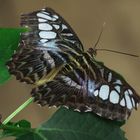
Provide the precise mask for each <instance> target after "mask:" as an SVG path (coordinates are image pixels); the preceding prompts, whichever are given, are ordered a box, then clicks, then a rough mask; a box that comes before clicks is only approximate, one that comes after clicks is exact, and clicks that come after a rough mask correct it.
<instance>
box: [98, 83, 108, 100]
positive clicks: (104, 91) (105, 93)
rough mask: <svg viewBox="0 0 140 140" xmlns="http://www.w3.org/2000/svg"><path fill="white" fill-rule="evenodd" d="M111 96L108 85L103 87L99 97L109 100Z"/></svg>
mask: <svg viewBox="0 0 140 140" xmlns="http://www.w3.org/2000/svg"><path fill="white" fill-rule="evenodd" d="M108 95H109V86H108V85H102V86H101V88H100V91H99V97H100V98H101V99H103V100H106V99H108Z"/></svg>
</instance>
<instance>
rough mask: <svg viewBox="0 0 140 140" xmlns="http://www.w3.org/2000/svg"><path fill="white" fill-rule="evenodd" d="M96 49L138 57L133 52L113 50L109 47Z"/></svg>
mask: <svg viewBox="0 0 140 140" xmlns="http://www.w3.org/2000/svg"><path fill="white" fill-rule="evenodd" d="M97 51H108V52H114V53H119V54H124V55H129V56H133V57H139V56H138V55H135V54H130V53H125V52H120V51H115V50H110V49H97Z"/></svg>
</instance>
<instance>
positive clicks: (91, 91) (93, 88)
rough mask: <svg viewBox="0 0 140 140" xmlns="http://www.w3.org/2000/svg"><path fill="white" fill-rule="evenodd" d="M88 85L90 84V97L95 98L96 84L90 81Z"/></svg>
mask: <svg viewBox="0 0 140 140" xmlns="http://www.w3.org/2000/svg"><path fill="white" fill-rule="evenodd" d="M87 84H88V93H89V95H90V96H93V92H94V90H95V82H94V81H93V80H91V79H89V80H88V83H87Z"/></svg>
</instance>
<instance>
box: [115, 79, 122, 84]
mask: <svg viewBox="0 0 140 140" xmlns="http://www.w3.org/2000/svg"><path fill="white" fill-rule="evenodd" d="M114 84H119V85H122V82H121V81H120V80H116V81H115V82H114Z"/></svg>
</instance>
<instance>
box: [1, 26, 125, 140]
mask: <svg viewBox="0 0 140 140" xmlns="http://www.w3.org/2000/svg"><path fill="white" fill-rule="evenodd" d="M25 31H26V29H21V28H19V29H18V28H17V29H0V84H3V83H5V81H6V80H8V79H9V77H10V75H9V73H8V70H7V68H6V65H5V64H6V62H7V61H8V60H9V59H10V58H11V56H12V54H13V52H14V50H16V49H17V46H18V43H19V39H20V33H21V32H25ZM2 94H3V93H1V96H2ZM7 96H8V95H7ZM0 113H2V112H0ZM32 117H34V116H32ZM123 124H124V122H120V123H119V122H115V121H111V120H106V119H103V118H100V117H99V116H97V115H95V114H93V113H78V112H74V111H73V110H67V109H64V108H60V109H59V110H58V111H57V112H56V113H55V114H54V115H53V116H52V117H51V119H50V120H49V121H46V122H44V123H43V124H41V125H40V126H39V127H38V128H31V124H30V122H28V121H26V120H21V121H18V122H16V123H12V122H9V123H7V124H2V123H1V125H0V138H1V139H3V138H5V137H11V136H13V137H15V139H16V140H126V138H125V137H124V132H123V131H122V130H121V129H120V127H121V126H122V125H123Z"/></svg>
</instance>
